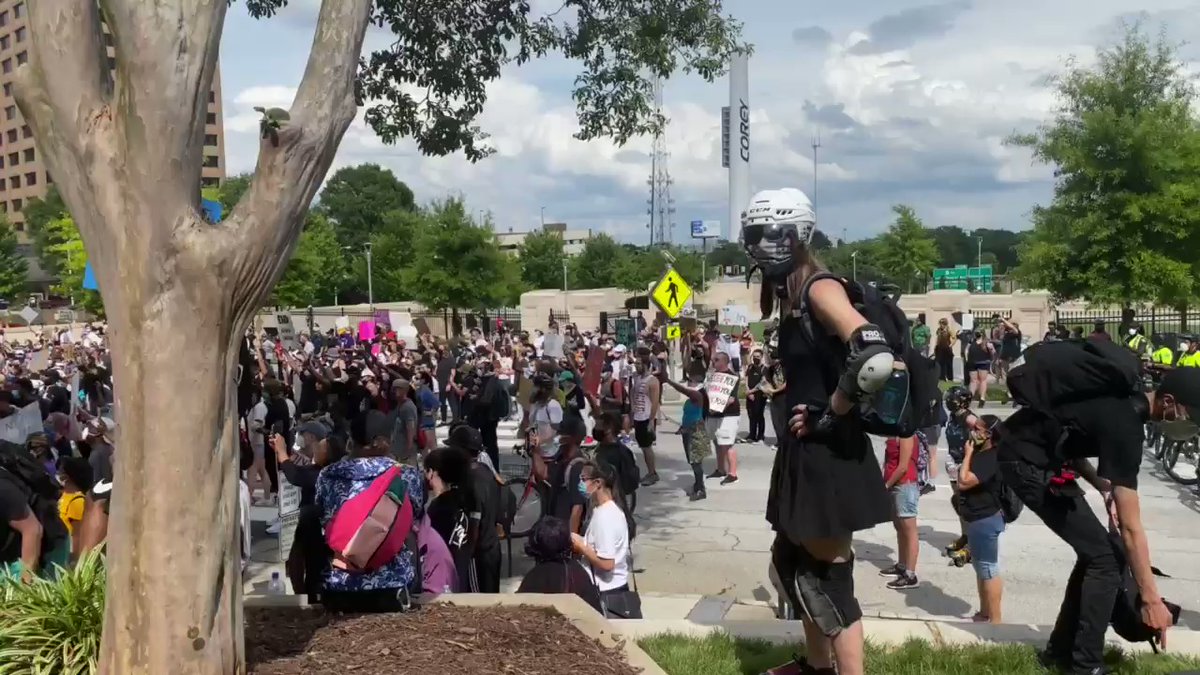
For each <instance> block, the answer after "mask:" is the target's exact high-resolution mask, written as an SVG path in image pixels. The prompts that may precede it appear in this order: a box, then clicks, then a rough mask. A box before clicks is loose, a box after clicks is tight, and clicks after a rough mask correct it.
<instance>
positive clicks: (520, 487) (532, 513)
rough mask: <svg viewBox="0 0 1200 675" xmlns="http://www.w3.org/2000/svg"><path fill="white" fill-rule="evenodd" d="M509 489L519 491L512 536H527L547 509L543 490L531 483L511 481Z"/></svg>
mask: <svg viewBox="0 0 1200 675" xmlns="http://www.w3.org/2000/svg"><path fill="white" fill-rule="evenodd" d="M508 489H509V490H512V491H514V492H516V493H517V510H516V513H514V514H513V522H512V536H513V537H514V538H520V537H526V536H528V535H529V532H530V530H532V529H533V526H534V524H535V523H537V521H539V520H541V518H542V515H544V513H545V510H546V501H545V500H544V499H543V498H542V491H541V490H539V489H537V488H535V487H533V486H532V485H530V484H529V483H509V485H508Z"/></svg>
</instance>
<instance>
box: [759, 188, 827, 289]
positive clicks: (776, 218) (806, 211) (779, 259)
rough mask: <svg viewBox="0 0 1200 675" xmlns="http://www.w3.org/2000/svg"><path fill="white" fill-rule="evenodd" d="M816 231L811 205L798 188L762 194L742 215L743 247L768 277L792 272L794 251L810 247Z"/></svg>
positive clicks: (765, 191)
mask: <svg viewBox="0 0 1200 675" xmlns="http://www.w3.org/2000/svg"><path fill="white" fill-rule="evenodd" d="M816 229H817V217H816V213H815V212H814V211H813V207H812V201H811V200H810V199H809V198H808V195H806V194H804V191H803V190H798V189H796V188H782V189H779V190H762V191H761V192H759V193H758V194H756V195H754V197H752V198H751V199H750V205H749V206H747V207H746V210H745V211H743V212H742V228H741V240H742V246H743V247H744V248H745V249H746V254H747V255H748V256H750V258H751V259H752V260H753V261H754V262H755V264H756V265H758V267H760V268H761V269H762V270H763V272H764V273H766V274H771V275H776V274H781V273H785V272H790V271H791V269H790V268H791V265H792V257H793V256H792V247H793V246H795V245H796V244H801V245H804V246H807V245H808V244H809V242H810V241H811V240H812V235H813V232H814V231H815V230H816Z"/></svg>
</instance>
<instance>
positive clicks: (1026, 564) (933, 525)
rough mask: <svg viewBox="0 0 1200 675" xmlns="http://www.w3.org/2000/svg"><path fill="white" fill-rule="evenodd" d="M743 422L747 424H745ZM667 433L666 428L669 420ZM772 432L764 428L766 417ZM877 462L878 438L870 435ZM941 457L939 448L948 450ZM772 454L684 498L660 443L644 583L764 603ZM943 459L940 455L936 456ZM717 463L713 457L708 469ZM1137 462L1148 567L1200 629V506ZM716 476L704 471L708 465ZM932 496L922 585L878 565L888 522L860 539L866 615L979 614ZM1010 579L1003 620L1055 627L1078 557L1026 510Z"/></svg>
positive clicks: (945, 493) (948, 524)
mask: <svg viewBox="0 0 1200 675" xmlns="http://www.w3.org/2000/svg"><path fill="white" fill-rule="evenodd" d="M742 422H743V427H745V424H746V420H745V419H744V418H743V420H742ZM666 426H667V428H668V429H670V428H673V425H666ZM767 426H768V428H770V423H769V422H768V425H767ZM875 445H876V452H877V454H878V455H879V457H880V459H881V461H882V456H883V443H882V441H880V440H878V439H877V440H876V443H875ZM943 452H944V445H943ZM773 454H774V453H773V451H772V450H771V449H769V448H768V447H766V446H764V445H761V444H751V445H742V446H739V447H738V458H739V474H740V477H741V480H740V481H738V483H736V484H734V485H730V486H724V487H722V486H719V485H717V484H716V481H709V487H708V499H707V500H704V501H700V502H689V501H688V499H687V496H686V495H685V494H684V491H685V490H686V489H688V488H689V487H690V483H691V472H690V469H689V468H688V466H687V464H686V462H685V460H684V455H683V449H682V443H681V441H680V438H679V437H678V436H676V435H671V434H660V436H659V457H660V459H659V467H660V468H659V474H660V475H661V476H662V478H663V480H662V482H661V483H659V484H658V485H656V486H654V487H652V488H648V489H647V488H643V489H642V490H641V491H639V493H638V512H637V520H638V521H639V524H640V533H639V536H638V539H637V542H636V546H635V551H636V553H637V555H638V559H637V561H636V567H637V568H639V569H644V570H645V571H644V572H642V574H641V575H640V576H639V581H640V583H641V584H642V588H644V589H645V590H649V591H658V592H664V593H697V594H704V595H725V596H731V597H733V598H735V599H739V600H750V599H755V600H760V601H762V600H769V599H770V597H771V595H772V592H771V591H770V590H769V589H770V583H769V581H768V577H767V564H768V561H769V553H768V552H769V549H770V545H771V541H772V539H773V535H772V533H771V531H770V530H769V528H768V526H767V524H766V522H765V521H764V520H763V510H764V505H765V503H766V497H767V482H768V479H769V476H770V469H771V463H772V461H773ZM944 456H945V455H944V454H943V455H942V457H944ZM711 461H712V460H709V462H710V463H711ZM1151 466H1152V465H1151V464H1150V463H1149V462H1147V463H1145V464H1144V467H1143V474H1142V482H1141V494H1142V499H1143V501H1142V511H1143V516H1144V518H1145V522H1146V525H1147V528H1148V530H1149V536H1150V544H1151V550H1152V551H1153V561H1154V563H1155V565H1157V566H1158V567H1160V568H1161V569H1162V570H1163V571H1165V572H1166V573H1167V574H1170V575H1172V577H1173V578H1172V579H1162V580H1160V581H1159V585H1160V590H1161V591H1162V593H1163V594H1164V596H1166V597H1167V598H1169V599H1171V600H1173V601H1175V602H1178V603H1180V604H1182V605H1183V606H1184V608H1185V614H1184V616H1183V619H1182V623H1185V624H1187V625H1188V626H1189V627H1191V628H1193V629H1200V583H1198V582H1200V565H1198V564H1197V563H1196V561H1197V559H1198V558H1200V527H1197V525H1198V524H1200V501H1198V499H1197V496H1196V493H1195V491H1194V489H1192V488H1183V487H1182V486H1179V485H1177V484H1175V483H1174V482H1172V481H1171V480H1170V479H1169V478H1166V477H1165V476H1162V475H1161V474H1160V473H1159V472H1158V471H1157V470H1156V469H1153V468H1151ZM708 470H710V471H711V466H709V467H708ZM935 483H936V484H937V486H938V489H937V491H936V492H934V493H932V494H930V495H927V496H925V497H923V498H922V499H921V503H920V509H921V511H920V516H919V518H918V521H919V531H920V536H921V550H920V562H919V564H918V572H919V575H920V578H921V580H922V584H921V586H920V587H919V588H917V589H913V590H908V591H893V590H889V589H888V588H886V587H885V586H884V582H885V581H886V579H883V578H881V577H879V576H878V570H879V569H882V568H884V567H886V566H888V565H891V564H892V563H894V562H895V561H896V558H895V551H896V537H895V531H894V530H893V528H892V526H891V524H884V525H879V526H877V527H876V528H874V529H873V530H869V531H865V532H860V533H858V535H857V536H856V537H855V551H856V553H857V556H858V560H859V564H858V565H857V567H856V572H855V583H856V588H857V590H858V595H859V598H860V600H861V602H862V604H863V608H864V610H865V611H868V612H876V613H894V614H900V615H911V616H920V617H964V616H969V615H970V614H972V613H973V612H974V611H976V610H977V609H978V605H977V596H976V591H975V576H974V572H973V571H972V570H971V569H970V568H969V567H967V568H961V569H960V568H956V567H953V566H951V565H949V561H948V560H947V559H946V558H944V557H943V556H942V554H941V550H942V548H943V547H944V546H946V545H947V544H948V543H949V542H950V541H952V540H953V539H954V538H955V537H957V535H958V532H957V530H958V521H957V518H956V517H955V515H954V512H953V510H952V509H951V507H950V503H949V494H950V493H949V488H948V486H947V482H946V479H945V477H944V476H942V475H939V476H938V477H937V479H936V481H935ZM1089 501H1090V502H1091V503H1092V506H1093V508H1094V509H1096V511H1097V513H1102V503H1101V502H1100V500H1099V499H1098V495H1096V494H1095V493H1094V492H1092V493H1091V494H1089ZM1001 551H1002V553H1001V555H1002V566H1003V576H1004V580H1005V599H1004V609H1005V615H1004V616H1005V621H1006V622H1012V623H1032V624H1048V623H1052V622H1053V619H1054V616H1055V615H1056V613H1057V610H1058V605H1059V603H1060V601H1061V598H1062V589H1063V587H1064V585H1065V583H1066V579H1067V576H1068V574H1069V573H1070V570H1071V566H1072V565H1073V562H1074V556H1073V555H1072V553H1071V551H1070V549H1069V548H1068V547H1067V546H1066V545H1065V544H1063V543H1062V542H1061V540H1059V539H1057V538H1056V537H1055V536H1054V535H1053V534H1051V533H1050V532H1049V531H1048V530H1047V529H1046V527H1045V526H1044V525H1043V524H1042V523H1041V521H1039V520H1038V519H1037V517H1036V516H1034V515H1033V514H1032V513H1026V514H1024V515H1023V516H1022V517H1021V518H1020V519H1018V521H1017V522H1015V523H1013V524H1012V525H1010V527H1009V530H1008V531H1007V532H1006V533H1005V534H1004V535H1003V538H1002V540H1001Z"/></svg>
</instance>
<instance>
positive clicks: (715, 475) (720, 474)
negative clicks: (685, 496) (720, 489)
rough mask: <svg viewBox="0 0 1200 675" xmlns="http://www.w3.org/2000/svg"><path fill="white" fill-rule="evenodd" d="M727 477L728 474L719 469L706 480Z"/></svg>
mask: <svg viewBox="0 0 1200 675" xmlns="http://www.w3.org/2000/svg"><path fill="white" fill-rule="evenodd" d="M726 475H727V474H726V473H725V472H724V471H722V470H720V469H717V470H716V471H713V472H712V473H710V474H708V475H707V476H705V478H724V477H725V476H726Z"/></svg>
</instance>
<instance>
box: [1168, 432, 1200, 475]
mask: <svg viewBox="0 0 1200 675" xmlns="http://www.w3.org/2000/svg"><path fill="white" fill-rule="evenodd" d="M1181 457H1182V458H1183V459H1184V460H1185V461H1186V463H1190V464H1191V470H1190V475H1188V474H1187V473H1180V471H1179V469H1180V468H1184V469H1185V471H1186V468H1185V467H1184V466H1181V465H1180V464H1179V460H1180V458H1181ZM1198 468H1200V438H1197V437H1192V438H1190V439H1188V440H1186V441H1166V442H1165V443H1163V450H1162V469H1163V472H1164V473H1166V474H1167V475H1168V476H1170V477H1171V479H1172V480H1174V481H1175V482H1176V483H1179V484H1180V485H1195V484H1196V483H1197V482H1200V476H1198V475H1197V469H1198Z"/></svg>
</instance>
